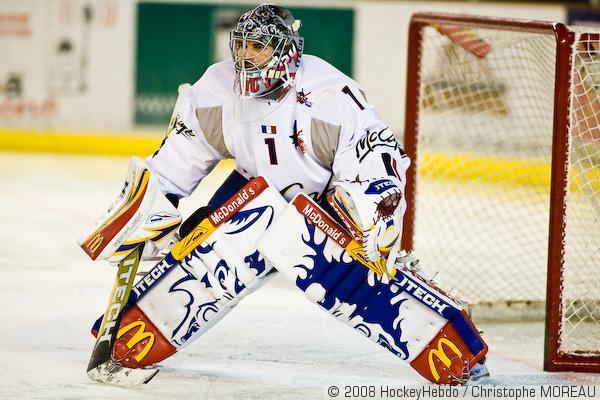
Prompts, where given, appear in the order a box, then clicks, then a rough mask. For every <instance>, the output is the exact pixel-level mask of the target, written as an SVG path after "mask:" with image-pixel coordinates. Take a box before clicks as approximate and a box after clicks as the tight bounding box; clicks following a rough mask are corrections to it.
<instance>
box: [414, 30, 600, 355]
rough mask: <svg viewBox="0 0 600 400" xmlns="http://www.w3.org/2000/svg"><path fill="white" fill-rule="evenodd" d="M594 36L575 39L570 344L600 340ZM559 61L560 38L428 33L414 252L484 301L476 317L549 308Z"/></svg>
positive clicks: (584, 346) (599, 136)
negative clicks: (556, 92)
mask: <svg viewBox="0 0 600 400" xmlns="http://www.w3.org/2000/svg"><path fill="white" fill-rule="evenodd" d="M582 38H586V35H583V36H582ZM587 38H588V40H587V42H586V43H584V42H580V43H579V44H578V45H577V46H575V50H576V51H575V67H574V73H575V75H574V78H573V84H574V87H573V89H572V94H573V96H572V112H571V120H572V124H571V126H572V129H571V134H570V145H569V146H570V147H569V148H570V153H569V154H570V158H569V181H570V185H569V190H568V191H567V205H566V210H565V211H566V228H565V232H564V249H563V251H564V254H565V263H564V281H563V286H564V288H563V291H564V296H563V310H564V311H565V313H564V316H563V326H562V335H561V349H563V351H565V352H582V351H583V352H585V351H589V352H593V351H598V350H599V349H598V346H599V343H600V324H599V322H598V321H599V320H600V319H599V317H600V316H599V315H598V314H599V311H598V310H600V300H599V299H600V274H599V273H598V267H599V266H600V173H599V171H600V100H599V99H598V93H600V50H599V46H598V36H595V39H596V40H595V42H594V43H589V42H590V41H591V40H589V37H587ZM555 62H556V39H555V37H554V35H552V34H535V33H528V32H517V31H506V30H500V29H465V28H459V27H455V26H450V25H446V26H437V27H432V26H429V27H425V28H424V30H423V40H422V52H421V64H420V103H419V113H418V120H417V126H418V134H417V153H418V156H417V157H418V159H417V160H416V161H417V162H416V165H417V179H416V200H415V205H414V207H415V220H414V223H415V233H414V249H415V250H416V252H417V254H418V255H419V257H420V258H421V260H422V265H423V266H424V268H425V269H426V270H428V272H431V273H433V272H435V271H436V270H439V271H440V272H441V274H442V278H441V281H442V282H443V285H444V286H445V287H450V286H452V287H454V288H456V289H457V290H458V293H459V295H460V296H461V297H463V298H465V299H466V300H468V301H469V302H471V303H474V304H477V305H479V307H476V308H475V311H474V316H475V318H477V317H478V316H479V317H480V316H482V315H483V313H482V311H483V310H485V309H489V310H491V311H492V312H493V315H492V316H493V317H497V316H498V315H499V314H498V313H499V312H502V314H503V315H504V316H508V317H509V318H516V317H519V318H522V317H523V314H525V315H527V314H529V315H531V314H532V313H533V314H535V315H534V316H535V317H540V318H541V317H543V315H544V309H543V302H544V300H545V298H546V273H547V265H548V258H547V257H548V255H547V254H548V231H549V207H550V175H551V157H552V134H553V113H554V76H555ZM597 91H598V92H597ZM486 316H489V313H488V315H486Z"/></svg>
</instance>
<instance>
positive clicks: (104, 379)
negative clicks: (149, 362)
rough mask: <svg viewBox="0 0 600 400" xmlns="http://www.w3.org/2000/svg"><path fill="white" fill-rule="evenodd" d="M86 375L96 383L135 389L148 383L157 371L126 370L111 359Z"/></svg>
mask: <svg viewBox="0 0 600 400" xmlns="http://www.w3.org/2000/svg"><path fill="white" fill-rule="evenodd" d="M87 373H88V376H89V377H90V378H91V379H92V380H94V381H96V382H100V383H104V384H107V385H113V386H120V387H135V386H140V385H143V384H144V383H148V382H150V380H151V379H152V378H154V377H155V376H156V374H157V373H158V369H157V368H149V369H145V368H127V367H123V366H122V365H119V364H117V363H115V361H114V360H112V359H111V360H108V361H106V362H105V363H102V364H100V365H98V366H97V367H95V368H92V369H90V370H89V371H88V372H87Z"/></svg>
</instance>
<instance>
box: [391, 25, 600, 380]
mask: <svg viewBox="0 0 600 400" xmlns="http://www.w3.org/2000/svg"><path fill="white" fill-rule="evenodd" d="M440 24H448V25H453V26H457V27H469V28H482V29H496V30H506V31H520V32H531V33H537V34H546V35H552V36H554V37H555V39H556V68H555V82H560V84H555V89H554V117H553V118H554V121H553V138H552V176H551V186H550V204H551V207H550V219H549V241H548V253H547V254H548V269H547V285H546V328H545V344H544V370H546V371H581V372H599V371H600V357H599V356H593V357H588V356H578V355H574V354H565V353H563V352H561V351H560V350H559V340H560V337H559V336H560V331H561V320H562V310H561V308H562V298H561V287H562V269H563V264H564V257H563V255H564V254H563V249H562V239H563V235H564V229H565V212H564V210H565V195H566V190H567V168H568V165H567V163H568V157H567V151H568V149H567V147H568V135H569V123H570V113H569V105H570V95H571V93H570V88H571V67H572V46H573V44H574V40H575V34H574V32H572V31H570V30H569V29H568V28H567V27H566V26H565V25H563V24H561V23H552V22H542V21H530V20H520V19H505V18H491V17H480V16H472V15H459V14H439V13H417V14H414V15H413V17H412V19H411V22H410V27H409V39H408V40H409V41H408V54H407V64H408V65H407V79H406V110H405V126H404V150H405V151H406V153H407V154H408V155H409V157H410V158H411V160H412V161H413V166H412V167H411V168H409V170H408V171H407V184H406V200H407V205H408V207H407V211H406V214H405V216H404V234H403V238H402V246H403V248H404V249H412V247H413V234H414V218H415V214H414V209H415V208H414V204H415V196H416V193H415V190H416V188H415V179H416V167H415V164H416V160H417V152H418V143H417V140H418V139H417V134H418V128H419V127H418V112H419V103H420V98H419V95H420V93H419V89H420V76H419V73H420V66H421V44H422V34H423V33H422V32H423V28H424V27H426V26H431V25H440Z"/></svg>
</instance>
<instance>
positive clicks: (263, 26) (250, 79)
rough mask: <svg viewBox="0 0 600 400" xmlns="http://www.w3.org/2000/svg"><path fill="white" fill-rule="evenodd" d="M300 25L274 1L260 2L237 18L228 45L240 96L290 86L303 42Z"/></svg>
mask: <svg viewBox="0 0 600 400" xmlns="http://www.w3.org/2000/svg"><path fill="white" fill-rule="evenodd" d="M299 28H300V21H299V20H295V19H294V16H293V15H292V13H291V12H290V11H289V10H288V9H287V8H285V7H280V6H276V5H273V4H261V5H260V6H258V7H256V8H254V9H253V10H250V11H248V12H246V13H244V14H243V15H242V16H241V17H240V18H239V20H238V23H237V26H236V28H235V29H234V30H233V31H232V32H231V34H230V40H229V46H230V50H231V55H232V57H233V61H234V64H235V72H236V74H237V78H238V79H237V85H238V86H239V87H238V90H239V94H240V95H241V96H243V97H265V96H269V95H276V94H278V93H279V92H280V90H284V89H286V88H289V87H292V86H293V84H294V77H295V75H296V71H297V70H298V67H299V65H300V57H301V56H302V49H303V44H304V39H303V38H302V37H301V36H299V35H298V29H299Z"/></svg>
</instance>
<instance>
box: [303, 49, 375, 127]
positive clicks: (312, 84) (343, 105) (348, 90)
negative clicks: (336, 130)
mask: <svg viewBox="0 0 600 400" xmlns="http://www.w3.org/2000/svg"><path fill="white" fill-rule="evenodd" d="M299 74H300V76H299V77H298V79H297V82H296V91H297V92H298V93H299V95H303V96H305V97H306V100H308V101H309V102H310V104H311V107H310V109H309V110H310V111H309V112H310V114H311V116H313V117H314V118H318V119H321V120H324V121H326V122H329V123H333V124H336V125H345V124H352V123H354V121H355V119H356V113H357V112H359V111H361V110H362V109H364V108H365V107H366V99H365V98H364V95H363V91H362V89H361V87H360V85H359V84H358V83H357V82H356V81H355V80H354V79H352V78H350V77H349V76H347V75H346V74H344V73H343V72H341V71H340V70H338V69H337V68H335V67H334V66H333V65H331V64H329V63H328V62H327V61H325V60H323V59H321V58H319V57H316V56H312V55H304V56H303V57H302V61H301V69H300V71H299Z"/></svg>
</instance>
